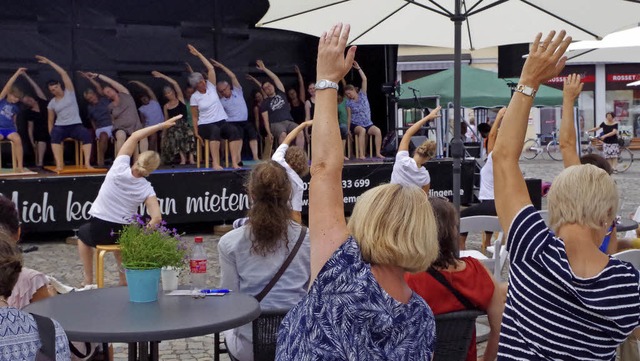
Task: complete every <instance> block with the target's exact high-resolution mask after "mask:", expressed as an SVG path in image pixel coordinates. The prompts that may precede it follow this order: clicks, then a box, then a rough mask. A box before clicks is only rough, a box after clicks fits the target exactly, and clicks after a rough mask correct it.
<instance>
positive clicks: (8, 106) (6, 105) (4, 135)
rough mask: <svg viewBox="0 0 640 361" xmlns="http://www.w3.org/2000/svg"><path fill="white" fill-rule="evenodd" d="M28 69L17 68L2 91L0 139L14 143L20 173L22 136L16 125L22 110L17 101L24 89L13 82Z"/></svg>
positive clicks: (21, 170) (13, 147) (16, 165)
mask: <svg viewBox="0 0 640 361" xmlns="http://www.w3.org/2000/svg"><path fill="white" fill-rule="evenodd" d="M26 70H27V68H19V69H18V70H16V72H15V73H14V74H13V75H12V76H11V78H9V80H8V81H7V83H6V84H5V85H4V88H2V92H0V140H3V139H8V140H10V141H11V143H13V146H12V149H13V150H12V151H13V152H14V153H15V154H14V157H15V159H16V164H13V166H14V167H15V169H16V172H18V173H22V172H23V171H24V170H23V168H22V158H23V155H22V153H23V149H22V138H20V134H18V128H17V127H16V118H17V116H18V112H19V111H20V108H18V105H17V104H16V103H18V102H19V101H20V99H21V98H22V91H20V89H18V88H15V87H14V86H13V83H15V81H16V79H18V77H19V76H20V74H24V73H25V71H26Z"/></svg>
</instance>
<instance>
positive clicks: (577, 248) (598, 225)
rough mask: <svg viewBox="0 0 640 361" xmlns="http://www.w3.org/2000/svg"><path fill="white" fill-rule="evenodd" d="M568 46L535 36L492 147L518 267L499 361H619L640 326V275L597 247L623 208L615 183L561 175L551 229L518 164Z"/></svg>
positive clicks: (502, 213)
mask: <svg viewBox="0 0 640 361" xmlns="http://www.w3.org/2000/svg"><path fill="white" fill-rule="evenodd" d="M570 43H571V37H568V36H566V33H565V32H564V31H561V32H560V33H558V34H557V35H556V33H555V32H553V31H552V32H550V33H549V34H548V35H547V36H546V37H545V39H544V40H542V34H538V35H537V36H536V38H535V40H534V42H533V44H532V45H531V50H530V53H529V56H528V57H527V60H526V61H525V63H524V66H523V68H522V75H521V76H520V83H519V84H518V87H517V88H516V91H515V93H514V95H513V97H512V98H511V101H510V103H509V107H508V108H507V111H506V114H505V119H507V121H505V122H504V124H503V125H502V127H501V129H500V132H499V133H498V138H497V140H496V144H495V147H494V149H493V174H494V180H495V202H496V209H497V211H498V217H499V219H500V224H501V225H502V229H504V230H505V232H506V234H507V235H508V238H507V249H508V252H509V260H510V265H511V266H510V267H509V288H508V291H507V302H506V308H505V312H504V315H503V318H502V328H501V333H500V343H499V347H498V358H499V359H500V360H523V359H524V360H533V359H535V360H551V359H563V360H613V359H614V358H615V355H616V346H617V345H618V344H620V343H621V342H622V341H624V339H625V338H626V336H627V335H628V334H630V333H631V332H632V331H633V329H634V328H635V327H636V326H638V324H639V320H640V308H638V304H640V288H639V286H640V283H639V281H640V273H639V271H638V270H636V269H635V268H634V267H633V266H632V265H631V264H628V263H625V262H622V261H619V260H616V259H615V258H611V257H609V256H607V255H606V254H604V253H602V252H601V251H600V250H599V249H598V247H599V246H600V244H601V243H602V239H603V238H604V235H605V233H606V232H607V229H608V228H609V226H610V225H611V223H612V222H613V220H614V218H615V217H616V211H617V209H618V191H617V189H616V185H615V182H614V181H613V179H612V177H610V176H609V175H608V174H607V173H606V172H605V171H604V170H602V169H599V168H597V167H595V166H593V165H591V164H585V165H574V166H570V167H569V168H566V169H564V170H563V171H562V172H561V173H560V174H559V175H558V176H557V177H556V178H555V179H554V181H553V186H552V187H551V189H550V190H549V193H548V195H547V199H548V210H549V220H548V224H549V227H550V229H549V228H548V227H547V225H546V224H545V221H544V220H543V219H542V217H541V215H540V214H539V213H538V211H536V209H535V208H534V207H533V205H532V204H531V200H530V198H529V192H528V191H527V186H526V184H525V181H524V177H523V176H522V172H521V170H520V167H519V164H518V162H519V159H520V154H521V152H522V147H523V144H524V138H525V134H526V129H527V123H528V118H529V112H530V110H531V107H532V106H533V100H534V97H535V94H536V92H537V90H538V88H539V86H540V85H541V84H544V83H545V82H546V81H548V80H549V79H551V78H553V77H555V76H557V75H558V74H559V73H560V71H561V70H562V69H563V68H564V65H565V62H566V57H565V56H563V55H564V53H565V51H566V49H567V47H568V46H569V44H570Z"/></svg>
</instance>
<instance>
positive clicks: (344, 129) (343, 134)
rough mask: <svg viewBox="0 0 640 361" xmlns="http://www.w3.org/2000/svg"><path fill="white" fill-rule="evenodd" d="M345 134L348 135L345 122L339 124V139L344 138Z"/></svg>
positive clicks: (345, 137)
mask: <svg viewBox="0 0 640 361" xmlns="http://www.w3.org/2000/svg"><path fill="white" fill-rule="evenodd" d="M347 135H349V130H348V129H347V125H346V124H340V139H342V140H346V139H347Z"/></svg>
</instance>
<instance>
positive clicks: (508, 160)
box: [493, 31, 571, 232]
mask: <svg viewBox="0 0 640 361" xmlns="http://www.w3.org/2000/svg"><path fill="white" fill-rule="evenodd" d="M554 35H555V32H554V31H552V32H551V33H549V35H548V36H547V37H546V39H545V40H544V42H542V43H541V42H540V39H541V37H542V34H538V35H537V36H536V39H535V41H534V42H533V45H531V51H530V53H529V57H528V58H527V60H526V61H525V63H524V66H523V68H522V75H521V76H520V84H522V85H525V86H529V87H531V88H533V89H535V90H537V89H538V88H539V87H540V84H542V83H544V82H545V81H547V80H549V79H551V78H553V77H554V76H556V75H558V74H559V73H560V71H561V70H562V69H563V68H564V64H565V62H566V59H567V58H566V57H564V56H563V54H564V53H565V51H566V50H567V47H568V46H569V43H570V42H571V37H565V35H566V34H565V32H564V31H561V32H560V33H559V34H558V36H556V37H555V38H554ZM532 105H533V97H531V96H528V95H525V94H523V93H520V92H515V93H514V95H513V97H512V98H511V101H510V102H509V107H508V108H507V112H506V114H505V118H506V119H507V121H506V122H505V123H504V124H503V125H502V129H500V133H499V134H498V139H497V141H496V145H495V148H494V149H493V177H494V181H495V186H494V190H495V202H496V210H497V212H498V218H500V224H501V225H502V229H504V230H505V231H507V232H508V230H509V227H511V222H512V221H513V218H514V217H515V216H516V215H517V213H518V212H519V211H520V209H522V208H523V207H524V206H526V205H527V204H531V199H530V198H529V193H528V191H527V186H526V184H525V182H524V178H523V177H522V172H521V171H520V166H519V165H518V160H519V158H520V154H521V153H522V147H523V145H524V136H525V133H526V130H527V119H528V118H529V111H530V110H531V106H532Z"/></svg>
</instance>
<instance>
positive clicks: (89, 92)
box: [78, 71, 113, 167]
mask: <svg viewBox="0 0 640 361" xmlns="http://www.w3.org/2000/svg"><path fill="white" fill-rule="evenodd" d="M78 73H79V74H80V75H81V76H82V77H83V78H85V79H87V80H88V81H89V82H90V83H91V85H92V86H93V88H87V89H85V90H84V92H83V95H84V100H86V101H87V103H88V104H87V114H88V116H89V119H90V120H91V124H92V125H93V128H94V130H95V133H96V137H97V138H98V142H97V143H98V149H97V152H96V158H97V162H98V166H100V167H102V166H104V157H105V154H106V153H107V148H108V147H109V141H110V140H111V139H112V137H113V121H112V120H111V111H110V110H109V103H111V101H110V100H109V99H107V97H105V96H104V92H103V91H102V85H100V83H99V82H98V81H96V77H95V74H91V73H86V72H83V71H79V72H78Z"/></svg>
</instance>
